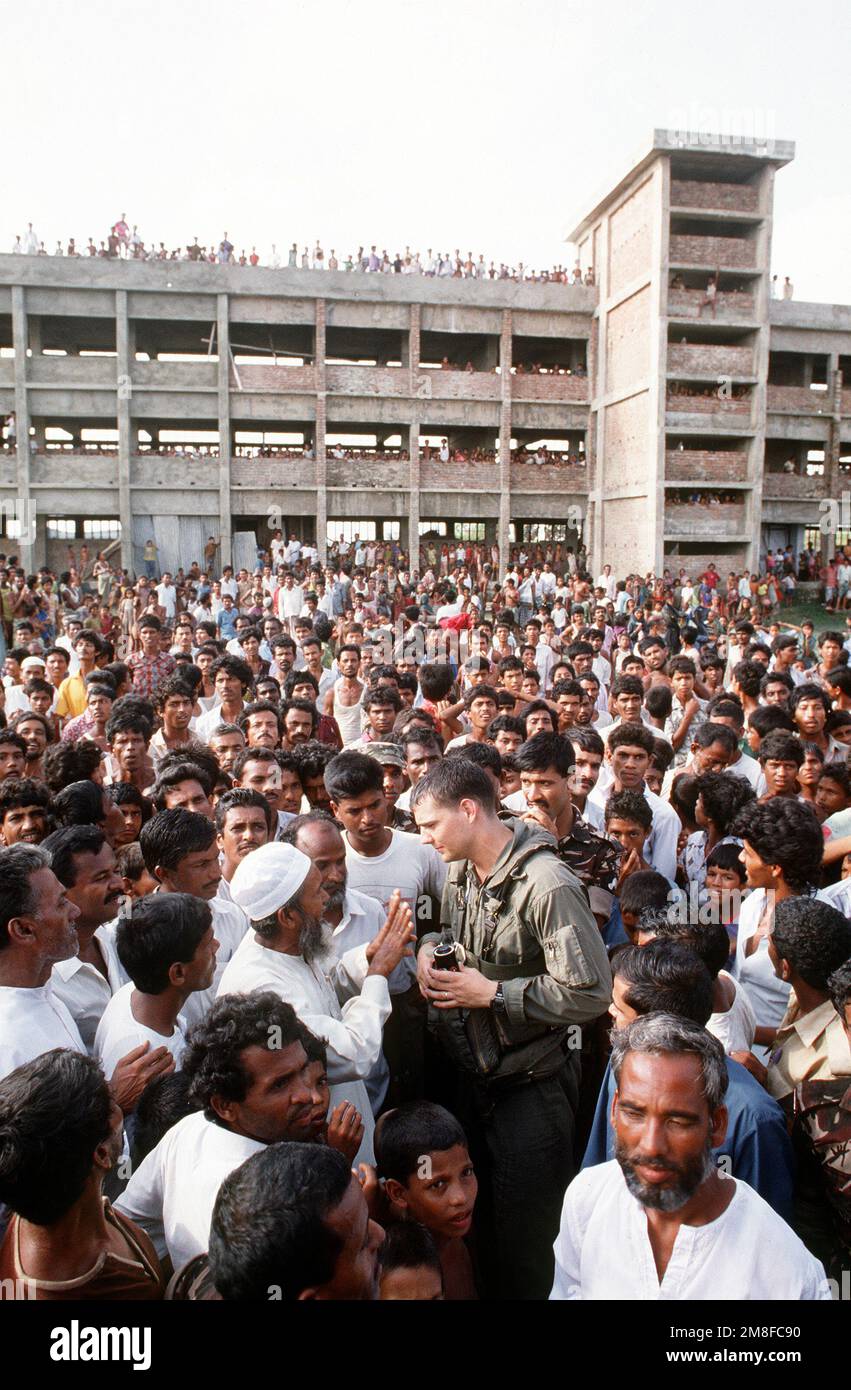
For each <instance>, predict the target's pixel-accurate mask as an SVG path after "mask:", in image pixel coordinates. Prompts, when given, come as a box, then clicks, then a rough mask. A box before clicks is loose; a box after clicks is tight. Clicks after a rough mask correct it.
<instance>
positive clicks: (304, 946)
mask: <svg viewBox="0 0 851 1390" xmlns="http://www.w3.org/2000/svg"><path fill="white" fill-rule="evenodd" d="M230 890H231V897H232V898H233V901H234V902H235V903H237V905H238V906H239V907H241V908H242V909H243V911H245V912H246V913H247V914H248V917H249V918H250V921H251V927H252V928H253V930H250V931H249V932H248V934H247V935H246V937H245V939H244V940H243V942H242V944H241V945H240V947H239V949H238V950H237V952H236V954H235V955H234V956H233V958H232V959H231V960H230V961H229V962H228V965H227V967H226V968H225V972H224V975H223V977H222V980H221V983H220V984H219V997H222V996H223V995H228V994H245V993H247V992H248V991H250V990H255V989H269V990H274V991H275V993H276V994H278V995H279V996H280V997H281V998H282V999H285V1000H286V1001H287V1003H289V1004H291V1005H292V1007H293V1008H294V1009H295V1011H296V1014H297V1015H298V1017H299V1019H300V1021H301V1022H302V1023H303V1024H304V1025H305V1027H307V1028H309V1029H310V1031H311V1032H312V1033H314V1034H315V1035H316V1036H317V1037H321V1038H322V1039H323V1040H324V1041H325V1042H326V1043H327V1046H328V1079H329V1081H330V1082H331V1105H332V1107H333V1106H336V1105H337V1104H338V1103H339V1102H340V1101H343V1100H348V1101H351V1103H352V1104H353V1105H354V1107H355V1109H356V1110H358V1111H359V1112H360V1114H361V1115H362V1116H363V1118H364V1139H363V1143H362V1145H361V1148H360V1150H359V1153H358V1161H359V1162H372V1161H373V1158H372V1152H373V1150H372V1135H373V1128H374V1126H373V1121H372V1110H371V1107H370V1105H369V1098H368V1096H367V1092H366V1088H365V1086H364V1078H365V1077H366V1076H368V1075H369V1074H370V1072H371V1071H372V1070H373V1068H374V1067H375V1065H376V1062H377V1061H378V1058H379V1054H380V1052H381V1035H382V1029H383V1027H384V1023H385V1021H386V1019H387V1017H388V1015H389V1013H390V995H389V991H388V988H387V977H388V976H389V975H390V974H391V972H392V971H393V970H394V969H395V968H396V966H397V965H398V964H399V962H400V961H401V960H402V958H403V956H404V955H405V954H406V952H407V950H408V944H409V942H410V941H411V940H412V939H413V932H412V930H411V913H410V909H409V908H408V907H407V906H406V905H405V904H404V903H402V902H401V900H400V898H399V896H398V895H396V896H395V897H394V900H393V901H392V903H391V905H390V910H389V912H388V916H387V921H386V922H385V924H384V926H383V927H382V928H381V931H380V932H379V933H378V935H377V936H376V937H375V939H374V940H373V941H371V942H370V943H369V944H368V945H363V946H357V947H355V948H354V949H352V950H351V951H347V952H345V953H344V955H343V957H342V959H341V960H339V961H335V960H334V958H333V956H330V957H329V954H328V949H327V944H326V930H325V928H324V927H323V922H322V918H323V915H324V912H325V909H326V905H327V902H328V893H327V891H326V890H325V889H324V888H323V886H322V874H321V873H320V871H319V869H318V868H317V867H316V865H315V864H313V863H311V861H310V859H309V858H308V857H307V855H306V854H303V853H302V852H301V850H298V849H296V848H295V847H294V846H293V845H286V844H281V843H280V842H276V843H273V844H267V845H261V847H260V848H259V849H257V850H255V851H254V852H253V853H252V854H249V855H247V856H246V857H245V858H244V859H243V861H242V863H241V864H240V865H239V866H238V868H237V870H236V873H235V874H234V876H233V878H232V880H231V885H230Z"/></svg>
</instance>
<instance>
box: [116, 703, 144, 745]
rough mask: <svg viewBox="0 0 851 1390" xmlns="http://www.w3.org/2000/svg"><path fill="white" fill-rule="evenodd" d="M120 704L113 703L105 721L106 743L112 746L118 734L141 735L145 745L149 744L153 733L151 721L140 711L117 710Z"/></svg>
mask: <svg viewBox="0 0 851 1390" xmlns="http://www.w3.org/2000/svg"><path fill="white" fill-rule="evenodd" d="M125 698H126V697H125ZM121 703H122V701H121V700H117V701H116V702H115V704H114V705H113V707H112V714H111V715H110V716H109V718H108V720H107V721H106V737H107V741H108V742H109V743H110V744H112V743H113V742H114V740H115V738H116V736H117V735H118V734H141V735H142V737H143V739H144V740H145V743H150V741H151V734H152V733H153V731H154V726H153V721H152V720H150V719H147V718H146V717H145V715H144V714H143V713H142V712H141V710H138V709H132V708H130V709H127V708H126V707H125V708H124V709H119V708H118V706H119V705H120V704H121Z"/></svg>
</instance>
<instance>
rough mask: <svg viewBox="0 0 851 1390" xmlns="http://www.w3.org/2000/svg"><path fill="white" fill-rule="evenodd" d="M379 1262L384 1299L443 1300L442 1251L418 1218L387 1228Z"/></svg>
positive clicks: (387, 1301)
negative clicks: (440, 1252)
mask: <svg viewBox="0 0 851 1390" xmlns="http://www.w3.org/2000/svg"><path fill="white" fill-rule="evenodd" d="M378 1263H379V1285H378V1287H379V1297H380V1298H381V1300H382V1302H386V1303H393V1302H400V1301H402V1300H404V1301H411V1300H416V1301H417V1302H418V1303H437V1302H442V1301H443V1298H444V1293H443V1266H442V1265H441V1263H440V1254H439V1252H438V1249H437V1246H436V1245H435V1243H434V1239H433V1237H432V1236H431V1234H430V1233H429V1231H428V1230H427V1229H426V1227H425V1226H421V1225H420V1223H419V1222H418V1221H397V1222H395V1223H394V1224H393V1225H392V1226H390V1227H389V1228H388V1231H387V1235H386V1236H385V1238H384V1244H383V1245H382V1247H381V1250H380V1251H379V1255H378Z"/></svg>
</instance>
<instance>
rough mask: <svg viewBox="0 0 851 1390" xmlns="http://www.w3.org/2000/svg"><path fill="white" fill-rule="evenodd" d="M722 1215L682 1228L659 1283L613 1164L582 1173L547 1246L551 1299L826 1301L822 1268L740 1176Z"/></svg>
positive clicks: (642, 1220) (641, 1221)
mask: <svg viewBox="0 0 851 1390" xmlns="http://www.w3.org/2000/svg"><path fill="white" fill-rule="evenodd" d="M726 1181H727V1182H734V1183H735V1185H736V1191H735V1193H734V1194H733V1200H732V1201H731V1203H730V1205H729V1206H728V1208H727V1210H726V1211H725V1212H723V1213H722V1214H721V1216H719V1217H717V1218H716V1220H715V1221H710V1222H709V1223H708V1224H707V1225H705V1226H681V1227H680V1229H679V1231H678V1232H677V1238H676V1240H675V1242H674V1249H673V1251H672V1253H671V1259H670V1261H669V1263H668V1268H667V1269H666V1270H665V1276H664V1278H663V1280H662V1282H661V1284H660V1282H659V1276H658V1274H657V1272H656V1265H655V1263H654V1260H653V1250H652V1247H651V1245H650V1240H649V1237H648V1235H647V1216H646V1213H645V1211H644V1208H643V1207H642V1206H641V1205H640V1203H639V1202H638V1201H637V1200H636V1198H635V1197H633V1196H632V1195H631V1193H630V1191H629V1189H628V1188H627V1185H626V1181H625V1179H624V1176H623V1173H622V1172H621V1168H620V1164H619V1163H618V1162H617V1160H616V1159H612V1160H611V1161H610V1162H609V1163H600V1164H598V1165H597V1166H596V1167H593V1168H585V1169H584V1170H583V1171H582V1172H581V1173H580V1174H579V1175H578V1176H577V1177H576V1178H574V1180H573V1182H572V1183H571V1184H570V1187H569V1188H568V1189H567V1192H566V1194H565V1199H564V1206H563V1208H562V1213H561V1227H560V1229H559V1233H558V1238H557V1239H556V1242H555V1245H554V1247H553V1249H554V1252H555V1260H556V1268H555V1280H554V1283H553V1288H552V1293H551V1294H550V1298H551V1299H571V1300H592V1299H623V1300H627V1299H628V1300H630V1301H631V1302H636V1301H639V1300H641V1301H644V1302H660V1303H661V1302H675V1301H676V1302H684V1301H693V1300H700V1299H706V1300H707V1301H710V1300H711V1301H712V1302H716V1301H719V1300H723V1301H731V1302H733V1301H735V1302H749V1301H753V1300H759V1299H766V1300H769V1301H771V1302H776V1301H778V1300H787V1299H788V1300H790V1301H792V1300H800V1301H808V1302H809V1301H821V1300H827V1299H829V1298H830V1287H829V1285H828V1283H827V1280H826V1278H825V1273H824V1269H823V1267H822V1265H821V1264H820V1263H819V1261H818V1260H816V1259H814V1257H813V1256H812V1255H811V1254H810V1253H809V1251H808V1250H807V1248H806V1247H805V1245H804V1244H803V1242H802V1241H801V1240H799V1239H798V1237H797V1236H796V1235H795V1232H794V1231H793V1230H792V1229H791V1227H790V1226H787V1225H786V1222H785V1221H784V1220H783V1218H782V1217H780V1216H778V1215H777V1213H776V1212H775V1211H773V1210H772V1208H771V1207H770V1206H769V1205H768V1203H767V1202H765V1201H763V1199H762V1197H760V1196H759V1194H758V1193H756V1192H754V1190H753V1188H752V1187H748V1185H747V1183H744V1182H742V1181H741V1180H740V1179H738V1178H727V1179H726Z"/></svg>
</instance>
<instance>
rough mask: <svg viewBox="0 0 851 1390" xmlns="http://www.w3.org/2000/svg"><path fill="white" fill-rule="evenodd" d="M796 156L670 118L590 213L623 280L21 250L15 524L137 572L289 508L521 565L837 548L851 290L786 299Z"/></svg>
mask: <svg viewBox="0 0 851 1390" xmlns="http://www.w3.org/2000/svg"><path fill="white" fill-rule="evenodd" d="M792 155H793V147H792V146H791V145H790V144H785V143H784V144H779V145H774V146H773V147H772V148H770V149H769V148H763V147H756V146H748V145H742V144H736V145H728V144H726V143H725V142H723V141H722V140H720V139H719V140H709V141H708V140H706V139H705V138H701V139H700V141H699V143H697V144H695V145H694V146H691V145H685V146H684V145H682V144H680V143H678V142H676V141H672V140H669V139H668V137H667V135H666V134H664V133H660V132H657V133H656V135H655V137H654V140H653V142H652V147H651V149H650V150H649V152H648V153H647V154H646V156H645V157H644V158H643V159H642V160H640V161H639V162H638V163H637V164H636V165H635V166H634V167H633V168H632V169H631V170H630V171H629V173H628V174H627V175H626V176H625V177H624V178H623V179H622V180H621V181H620V182H619V183H618V184H617V186H616V187H615V188H614V189H613V190H612V191H611V192H610V193H609V194H608V195H607V196H606V197H605V198H602V199H600V200H599V201H598V202H597V204H596V205H595V207H594V208H593V210H592V211H591V212H590V213H589V214H588V215H587V216H585V217H583V219H582V221H581V222H580V223H579V225H578V226H577V227H576V228H575V229H573V230H572V231H571V233H570V240H572V241H574V242H576V243H577V245H578V246H579V248H580V259H581V263H582V268H583V270H587V269H588V268H589V267H593V271H594V277H595V284H594V285H593V286H588V285H584V284H576V285H563V284H557V283H528V282H524V283H514V282H512V281H499V280H497V281H477V280H474V279H473V280H455V279H432V278H427V277H421V276H406V275H367V274H360V273H346V272H340V271H335V272H332V271H309V270H301V269H298V270H272V269H263V268H260V267H239V266H233V265H231V266H218V265H208V264H206V263H201V264H199V263H194V262H189V261H180V262H175V261H165V262H139V261H132V260H131V261H123V260H102V259H91V260H90V259H88V258H87V259H67V258H64V257H56V258H54V257H32V256H12V255H8V256H0V413H3V414H9V413H14V417H15V430H16V436H15V441H14V446H13V447H11V448H10V447H8V446H7V447H6V448H5V449H4V450H3V451H2V452H0V505H2V510H3V535H4V538H6V539H7V540H8V542H11V541H13V540H15V539H17V544H16V546H15V548H16V549H19V550H20V551H21V553H22V555H23V557H24V562H25V563H26V564H28V565H29V566H30V567H35V566H37V565H39V564H42V563H48V564H50V565H51V566H52V567H54V568H59V569H62V568H64V567H65V563H64V561H65V556H66V554H67V548H68V545H69V543H74V544H79V543H80V542H81V541H86V542H87V543H88V544H89V547H90V551H91V552H92V553H94V551H95V550H97V549H100V548H101V547H102V545H103V544H106V543H108V542H110V541H112V540H116V541H119V542H120V554H121V561H122V564H123V565H124V566H126V567H127V568H128V569H131V570H136V571H137V572H141V570H142V564H141V557H142V549H143V546H144V543H145V541H146V540H147V539H148V538H149V537H153V538H154V539H155V540H156V541H157V544H158V546H159V555H160V563H161V565H162V566H163V567H169V568H172V569H174V568H176V567H177V566H178V565H181V564H182V565H184V566H188V565H189V564H190V563H191V562H192V561H193V560H198V561H199V562H200V561H202V559H203V548H204V544H205V542H206V541H207V539H208V537H209V536H210V535H212V536H214V537H215V538H216V539H219V538H220V540H221V551H220V559H221V561H223V562H228V561H230V560H232V561H233V562H234V563H235V564H237V565H239V564H247V565H253V564H254V562H255V556H256V549H257V546H258V544H259V545H263V544H265V543H266V541H267V540H268V537H269V527H270V525H271V524H274V523H275V522H279V524H281V525H282V526H283V527H284V528H285V529H286V530H288V531H294V532H296V533H297V534H298V535H300V536H301V537H303V538H305V539H315V540H316V542H317V544H318V546H319V548H320V551H322V550H324V547H325V545H326V543H327V541H328V540H329V538H334V537H336V536H338V535H345V536H346V537H347V538H348V539H351V538H352V536H353V535H354V534H360V535H361V536H362V537H364V538H367V537H369V536H375V537H376V538H378V539H385V540H386V539H398V540H399V541H400V543H401V544H402V546H403V548H408V547H409V546H410V545H411V543H412V542H415V541H416V538H418V537H420V538H421V537H423V536H426V535H429V536H433V537H435V538H437V539H441V538H446V539H448V540H452V539H456V538H457V539H465V540H466V539H473V540H481V541H486V542H487V543H489V544H493V543H494V542H496V543H497V544H498V545H499V548H500V553H501V556H502V558H503V560H504V559H505V558H507V555H508V550H509V546H510V545H511V544H512V543H514V542H515V541H516V542H518V543H530V542H535V541H539V540H548V539H552V540H562V541H566V542H567V543H568V544H570V543H574V544H575V543H576V540H577V538H578V535H579V533H580V532H581V533H582V535H583V537H584V539H585V540H586V542H587V543H588V545H589V549H590V553H591V556H592V562H593V564H594V566H595V567H597V566H599V565H600V564H602V562H603V560H604V559H605V560H608V561H610V562H611V563H612V565H613V566H614V568H615V570H616V571H617V572H619V573H626V572H627V571H629V570H642V571H646V570H650V569H660V568H661V567H663V566H666V565H667V566H671V567H676V568H680V567H681V566H683V567H685V568H686V569H691V568H694V569H697V568H700V569H703V568H705V566H706V564H707V563H708V561H709V560H710V559H714V560H715V562H716V564H718V565H719V568H721V569H722V571H723V570H729V569H736V570H738V569H740V568H742V567H743V566H747V567H748V568H752V567H754V566H755V565H756V564H758V562H759V556H760V553H761V552H764V551H765V549H766V548H768V547H771V548H772V549H774V548H776V547H777V546H780V545H785V544H792V545H793V546H795V547H796V548H798V547H800V546H801V545H802V544H804V543H806V542H812V541H813V540H814V539H816V538H819V539H820V540H824V543H825V544H832V543H833V539H834V537H833V536H832V535H830V536H824V535H823V534H822V533H820V532H819V530H818V526H819V520H820V516H821V512H820V503H821V502H822V500H823V499H826V498H836V499H839V498H841V495H842V479H843V475H844V470H845V469H846V468H847V467H848V466H849V465H851V390H849V389H845V390H843V386H842V382H843V374H844V376H845V378H846V379H848V380H849V383H850V384H851V375H849V374H851V307H846V306H837V305H820V304H804V303H798V302H796V301H794V300H791V301H782V300H772V299H771V297H770V285H769V275H770V270H769V267H770V263H771V262H770V245H771V216H772V190H773V180H774V175H775V171H776V170H777V169H779V168H781V167H782V165H783V164H785V163H787V162H788V160H789V159H791V158H792ZM710 278H711V279H713V280H714V282H715V291H714V292H711V291H710V292H708V289H707V287H708V284H709V280H710ZM707 301H708V302H707ZM843 430H844V441H843ZM444 439H445V440H447V441H448V447H449V448H450V449H451V450H453V451H454V450H462V451H463V452H464V454H465V461H464V462H455V463H449V464H447V463H441V461H440V447H441V441H442V440H444ZM544 445H546V451H544ZM353 453H354V455H355V457H352V456H351V455H352V454H353ZM536 456H537V457H538V458H541V457H548V461H547V462H544V463H541V462H534V461H533V459H534V458H535V457H536ZM553 460H554V461H553ZM846 510H847V509H846ZM33 512H34V515H35V521H36V524H35V528H34V534H32V535H29V534H27V532H26V527H24V528H23V530H24V534H23V535H22V536H20V534H19V533H20V531H21V522H20V520H19V519H16V518H19V517H20V516H21V515H22V514H25V515H32V514H33ZM848 524H849V525H851V519H849V521H848ZM838 538H840V539H844V538H845V533H844V532H840V533H839V536H838ZM4 548H5V549H9V548H10V545H9V544H7V545H5V546H4Z"/></svg>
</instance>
